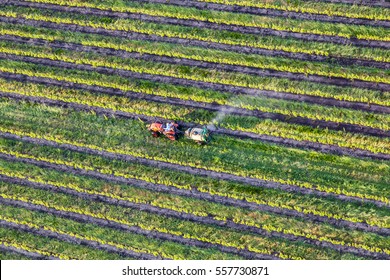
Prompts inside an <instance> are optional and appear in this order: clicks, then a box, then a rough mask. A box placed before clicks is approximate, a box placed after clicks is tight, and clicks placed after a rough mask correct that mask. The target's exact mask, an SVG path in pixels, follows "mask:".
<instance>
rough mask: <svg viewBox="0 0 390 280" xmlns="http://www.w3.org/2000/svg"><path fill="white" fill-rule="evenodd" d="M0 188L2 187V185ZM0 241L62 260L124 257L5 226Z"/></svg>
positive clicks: (0, 231) (0, 234)
mask: <svg viewBox="0 0 390 280" xmlns="http://www.w3.org/2000/svg"><path fill="white" fill-rule="evenodd" d="M0 184H1V183H0ZM0 188H1V189H2V187H0ZM2 195H3V193H2V192H1V194H0V196H2ZM0 243H1V244H3V245H4V246H7V247H14V248H17V249H22V250H25V251H28V252H32V253H38V254H41V255H43V256H53V257H57V258H60V259H62V260H72V259H73V260H119V259H123V257H122V256H120V255H119V254H115V253H108V252H106V251H102V250H97V249H93V248H90V247H88V246H84V245H78V244H73V243H68V242H65V241H59V240H56V239H53V238H49V237H43V236H39V235H35V234H32V233H27V232H23V231H18V230H15V229H9V228H4V227H0ZM126 259H127V258H126Z"/></svg>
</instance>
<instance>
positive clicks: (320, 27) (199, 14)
mask: <svg viewBox="0 0 390 280" xmlns="http://www.w3.org/2000/svg"><path fill="white" fill-rule="evenodd" d="M28 2H41V3H46V4H49V3H50V4H56V5H63V6H76V7H80V8H98V9H102V10H105V11H115V12H125V13H135V14H144V15H149V16H158V17H169V18H176V19H181V20H195V21H203V22H211V23H216V24H224V25H234V26H244V27H256V28H267V29H273V30H278V31H288V32H296V33H307V34H316V35H326V36H340V37H345V38H357V39H363V40H379V41H390V35H389V34H388V32H387V31H386V29H385V28H383V27H373V26H361V25H351V24H341V23H338V24H334V23H329V22H317V21H310V20H296V19H289V18H283V17H268V16H259V15H253V14H244V13H231V12H224V11H215V10H201V9H197V8H194V7H180V6H175V5H166V4H164V5H162V4H155V3H140V2H135V1H127V2H126V4H125V5H123V3H118V2H117V1H110V0H105V1H99V2H97V1H83V2H74V1H72V0H61V1H58V0H30V1H28ZM18 4H19V5H20V3H18ZM40 7H41V8H42V6H40ZM44 7H45V8H46V7H47V6H46V5H45V6H44ZM50 8H55V6H50Z"/></svg>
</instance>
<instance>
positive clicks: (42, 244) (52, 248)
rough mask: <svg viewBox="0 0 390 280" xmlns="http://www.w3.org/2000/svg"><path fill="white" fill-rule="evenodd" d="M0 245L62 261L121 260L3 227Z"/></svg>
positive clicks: (79, 246) (75, 245)
mask: <svg viewBox="0 0 390 280" xmlns="http://www.w3.org/2000/svg"><path fill="white" fill-rule="evenodd" d="M0 244H3V245H4V246H8V247H14V248H17V249H21V250H24V251H28V252H33V253H38V254H40V255H43V256H47V257H56V258H59V259H63V260H69V259H85V260H88V259H95V260H118V259H122V258H123V257H121V256H120V255H118V254H114V253H108V252H105V251H101V250H96V249H93V248H90V247H88V246H84V245H78V244H73V243H69V242H63V241H59V240H55V239H52V238H49V237H43V236H39V235H35V234H32V233H29V232H23V231H19V230H16V229H11V228H5V227H0Z"/></svg>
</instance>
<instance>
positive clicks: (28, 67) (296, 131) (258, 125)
mask: <svg viewBox="0 0 390 280" xmlns="http://www.w3.org/2000/svg"><path fill="white" fill-rule="evenodd" d="M0 70H1V71H4V72H12V73H17V74H24V75H28V76H32V77H44V78H51V79H55V80H59V81H66V82H74V83H79V84H86V85H99V86H103V87H109V88H115V89H120V90H123V91H129V90H130V91H136V92H141V93H145V94H153V95H160V96H164V97H174V98H182V99H187V100H194V101H202V102H214V100H216V99H218V94H220V95H219V96H221V98H219V100H221V102H222V104H223V102H224V101H223V100H224V98H223V96H224V94H225V93H218V92H211V91H204V90H199V89H197V88H191V87H188V88H185V87H182V86H174V85H171V84H161V83H155V82H151V81H146V80H133V79H126V78H123V77H121V76H116V75H104V74H99V73H96V72H91V71H80V70H72V69H63V68H58V67H48V66H42V65H36V64H32V63H23V62H18V61H8V60H0ZM183 89H184V90H183ZM8 90H10V91H14V90H15V89H14V90H12V86H9V87H8ZM18 90H20V93H21V94H23V92H25V91H23V90H22V89H21V88H19V89H18ZM40 91H42V87H40V89H39V92H38V93H35V94H36V95H38V96H46V97H50V98H52V99H57V100H63V101H67V102H69V101H71V102H83V103H84V104H87V105H93V104H95V105H99V106H103V105H104V106H103V107H105V108H110V104H102V102H99V99H98V98H97V97H96V98H95V97H94V98H87V99H85V98H84V99H81V97H79V96H78V97H77V100H76V99H75V98H74V97H69V96H68V97H67V96H65V93H66V91H64V90H61V91H59V92H55V94H53V92H51V93H50V94H49V95H44V91H42V92H40ZM35 92H36V91H35ZM75 93H76V92H75ZM28 94H29V95H34V90H31V92H29V93H28ZM183 95H184V96H183ZM96 96H98V95H96ZM193 96H194V97H193ZM225 98H227V97H226V96H225ZM236 98H237V99H235V98H234V97H233V98H231V99H230V101H232V102H233V103H234V101H235V100H240V99H242V97H239V96H238V97H236ZM102 99H104V97H103V98H100V100H102ZM110 100H111V101H115V100H119V101H115V103H117V104H118V102H119V104H121V109H123V110H124V111H126V110H132V112H138V111H139V110H138V108H129V106H126V104H127V103H124V99H123V98H111V99H110ZM251 100H253V98H252V97H248V102H251ZM126 102H130V101H126ZM282 102H283V101H282ZM103 103H104V102H103ZM270 103H272V101H271V102H270ZM152 104H153V103H151V105H152ZM227 104H230V103H229V102H227ZM232 105H233V104H232ZM161 106H163V105H161ZM250 106H252V108H253V106H256V103H255V102H253V103H252V105H250ZM282 106H283V105H282ZM243 107H244V108H245V105H243ZM175 108H177V107H175ZM111 109H114V110H118V108H117V106H116V107H114V106H111ZM269 109H270V108H269ZM269 109H268V111H269ZM148 112H149V114H151V113H150V110H148V111H145V112H144V113H148ZM184 112H189V109H185V111H184ZM192 112H198V113H196V114H193V115H191V114H187V115H185V114H182V116H185V118H183V119H182V120H187V121H189V120H191V121H200V122H201V123H203V124H204V123H205V122H207V120H210V117H211V116H212V114H210V112H207V111H204V110H194V109H192ZM271 112H272V110H271ZM320 112H321V111H320V110H319V111H318V113H320ZM325 112H326V110H325ZM318 113H317V114H318ZM158 114H160V116H161V114H162V116H171V114H172V112H169V110H168V111H165V112H164V111H163V110H162V109H161V111H160V109H159V111H158V112H156V111H154V112H153V114H152V115H153V116H158ZM178 114H179V113H178ZM291 114H292V115H293V113H291ZM323 115H324V114H323ZM359 115H360V116H362V115H363V116H364V115H365V114H364V113H362V114H359V113H357V118H355V120H352V121H351V122H357V123H361V122H359V120H358V119H359ZM351 116H353V117H355V116H356V115H355V114H353V115H351ZM366 116H367V117H369V118H368V119H370V117H371V116H373V115H372V114H366ZM193 117H195V118H193ZM378 117H380V115H378ZM314 118H315V117H314ZM330 118H331V119H333V120H335V117H330ZM328 119H329V118H328ZM216 120H217V119H216ZM217 124H218V125H220V126H222V127H225V128H229V129H233V130H241V131H247V132H254V133H259V134H265V135H272V136H277V137H283V138H290V139H294V140H298V141H312V142H319V143H323V144H331V145H336V146H340V147H347V148H353V149H355V148H358V149H362V150H368V151H371V152H375V153H388V151H389V149H390V141H389V139H387V138H379V137H373V136H367V135H360V134H353V133H347V132H344V131H333V130H328V129H320V128H312V127H309V126H303V125H296V124H289V123H284V122H280V121H274V120H270V119H258V118H255V117H243V116H233V115H230V116H226V117H225V118H223V119H222V120H219V121H218V123H217ZM386 125H387V122H386V121H385V122H384V123H382V124H381V127H383V126H386Z"/></svg>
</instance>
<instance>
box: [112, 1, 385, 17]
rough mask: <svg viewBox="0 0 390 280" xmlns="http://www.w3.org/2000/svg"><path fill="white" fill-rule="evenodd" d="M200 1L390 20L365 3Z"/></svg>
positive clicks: (380, 8)
mask: <svg viewBox="0 0 390 280" xmlns="http://www.w3.org/2000/svg"><path fill="white" fill-rule="evenodd" d="M198 1H199V2H207V3H218V4H224V5H238V6H243V7H256V8H262V9H277V10H282V11H291V12H298V13H311V14H322V15H328V16H342V17H349V18H363V19H371V20H390V14H389V12H388V10H387V9H386V8H382V7H375V6H364V5H349V4H344V3H340V2H341V1H339V2H338V3H329V2H325V1H324V2H322V1H307V0H294V1H280V0H198ZM116 2H117V3H118V1H116Z"/></svg>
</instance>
